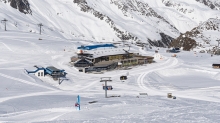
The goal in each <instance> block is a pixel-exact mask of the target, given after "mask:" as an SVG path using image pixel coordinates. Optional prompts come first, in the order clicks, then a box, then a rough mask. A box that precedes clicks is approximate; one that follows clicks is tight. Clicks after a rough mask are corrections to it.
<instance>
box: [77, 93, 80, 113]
mask: <svg viewBox="0 0 220 123" xmlns="http://www.w3.org/2000/svg"><path fill="white" fill-rule="evenodd" d="M77 103H78V110H80V96H79V95H78V96H77Z"/></svg>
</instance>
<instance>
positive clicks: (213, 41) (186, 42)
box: [172, 18, 220, 52]
mask: <svg viewBox="0 0 220 123" xmlns="http://www.w3.org/2000/svg"><path fill="white" fill-rule="evenodd" d="M219 34H220V19H216V18H210V19H209V20H207V21H205V22H204V23H201V24H200V25H199V26H198V27H196V28H194V29H192V30H191V31H187V32H186V33H184V34H181V35H180V36H179V37H178V38H177V39H176V40H174V41H173V42H172V45H174V46H179V47H184V48H185V50H190V49H192V48H194V47H196V46H198V47H197V48H203V50H207V52H208V51H209V52H213V51H214V52H215V47H216V46H217V45H218V41H220V35H219Z"/></svg>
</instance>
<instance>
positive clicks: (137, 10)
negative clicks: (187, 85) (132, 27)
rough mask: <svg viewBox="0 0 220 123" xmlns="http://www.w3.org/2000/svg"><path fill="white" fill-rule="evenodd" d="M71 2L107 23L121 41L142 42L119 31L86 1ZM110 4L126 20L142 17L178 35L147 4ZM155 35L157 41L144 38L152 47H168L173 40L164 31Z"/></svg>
mask: <svg viewBox="0 0 220 123" xmlns="http://www.w3.org/2000/svg"><path fill="white" fill-rule="evenodd" d="M73 2H74V3H75V4H77V5H78V6H79V7H80V8H81V11H83V12H88V13H91V14H93V15H94V16H95V17H97V18H99V19H100V20H105V21H106V23H108V24H109V26H111V28H113V29H114V31H115V32H116V35H117V36H118V37H119V38H120V39H121V40H134V41H138V42H141V41H143V39H140V38H139V37H138V36H136V35H135V34H133V33H132V32H130V31H129V30H126V29H119V28H118V27H117V24H116V23H115V22H114V20H112V19H111V18H110V17H109V16H108V15H105V14H103V13H102V12H100V11H97V10H95V8H92V7H91V6H89V5H88V4H87V1H86V0H74V1H73ZM110 4H112V5H114V6H117V8H118V9H119V10H120V11H121V12H122V13H123V16H125V17H127V18H131V19H132V18H134V17H133V16H132V15H133V14H136V15H139V16H142V17H143V18H145V19H149V20H151V21H152V23H155V25H158V24H163V25H164V24H165V25H166V26H167V27H168V28H169V30H170V32H174V33H176V35H179V31H178V29H176V27H175V26H173V25H172V24H170V23H169V22H168V21H167V20H166V19H165V18H164V17H163V16H161V15H159V14H158V13H157V12H156V11H154V10H153V9H152V8H151V7H150V6H149V5H148V4H147V3H144V2H142V1H138V0H111V1H110ZM153 28H157V27H153ZM155 33H157V34H158V36H160V39H159V40H153V39H150V38H149V37H147V38H146V39H147V41H148V43H149V44H151V45H154V46H158V47H166V46H169V44H170V43H171V41H172V40H173V39H174V37H172V36H170V35H169V34H167V32H166V31H162V30H160V29H157V31H155Z"/></svg>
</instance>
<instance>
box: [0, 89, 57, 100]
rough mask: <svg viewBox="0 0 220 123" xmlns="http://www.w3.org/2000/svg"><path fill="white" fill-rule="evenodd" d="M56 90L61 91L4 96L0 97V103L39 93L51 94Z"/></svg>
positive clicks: (40, 93)
mask: <svg viewBox="0 0 220 123" xmlns="http://www.w3.org/2000/svg"><path fill="white" fill-rule="evenodd" d="M57 92H61V91H48V92H37V93H30V94H24V95H19V96H12V97H4V98H0V103H2V102H5V101H7V100H11V99H17V98H24V97H31V96H39V95H46V94H53V93H57Z"/></svg>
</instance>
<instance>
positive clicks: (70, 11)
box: [0, 0, 220, 46]
mask: <svg viewBox="0 0 220 123" xmlns="http://www.w3.org/2000/svg"><path fill="white" fill-rule="evenodd" d="M209 5H211V6H212V7H210V6H209ZM10 6H12V7H13V8H12V7H10ZM213 6H215V7H214V8H213ZM218 7H219V2H218V1H217V0H216V1H214V0H212V1H209V0H207V1H206V2H205V1H199V0H192V1H187V2H186V1H185V0H172V1H171V0H105V1H103V0H95V1H89V0H62V1H53V0H41V1H39V0H29V1H28V0H0V11H1V13H0V18H2V19H4V18H6V19H7V20H8V22H7V30H9V31H10V30H19V31H24V32H30V33H39V27H38V24H40V23H42V24H43V28H42V33H43V34H46V35H53V36H57V37H62V38H66V39H81V40H92V41H96V42H112V41H119V40H130V41H141V42H144V43H148V42H149V43H150V44H151V45H156V46H169V45H170V42H171V41H172V40H173V39H175V38H177V37H178V36H179V35H180V34H181V33H185V32H186V31H189V30H192V29H193V28H195V27H197V26H199V24H201V23H202V22H204V21H207V20H208V19H209V18H217V17H220V11H219V10H218ZM14 8H16V9H18V10H19V11H20V12H21V13H20V12H19V11H18V10H16V9H14ZM23 13H25V14H23ZM0 29H1V30H3V29H4V25H3V24H1V25H0Z"/></svg>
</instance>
